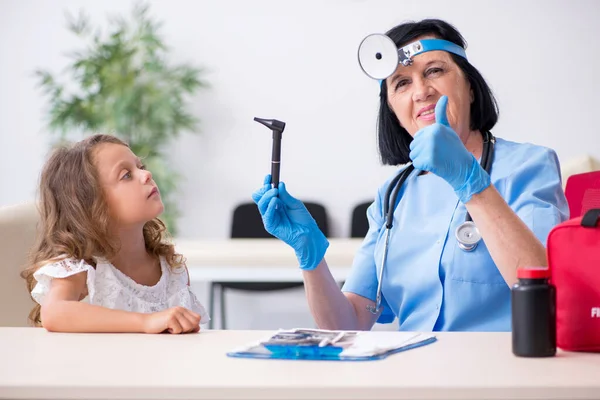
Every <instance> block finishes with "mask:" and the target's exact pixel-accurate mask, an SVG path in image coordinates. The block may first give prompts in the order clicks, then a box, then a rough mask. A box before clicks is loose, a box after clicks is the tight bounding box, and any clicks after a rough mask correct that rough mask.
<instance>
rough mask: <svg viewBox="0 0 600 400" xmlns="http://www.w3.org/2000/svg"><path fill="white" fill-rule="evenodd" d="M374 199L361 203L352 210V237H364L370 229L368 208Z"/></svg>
mask: <svg viewBox="0 0 600 400" xmlns="http://www.w3.org/2000/svg"><path fill="white" fill-rule="evenodd" d="M372 203H373V202H372V201H369V202H366V203H361V204H359V205H357V206H356V207H354V210H352V224H351V228H350V237H353V238H364V237H365V236H366V234H367V232H368V231H369V220H368V218H367V208H369V206H370V205H371V204H372Z"/></svg>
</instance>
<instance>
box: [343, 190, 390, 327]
mask: <svg viewBox="0 0 600 400" xmlns="http://www.w3.org/2000/svg"><path fill="white" fill-rule="evenodd" d="M381 199H382V196H381V194H380V191H378V193H377V198H376V199H375V201H374V202H373V204H371V205H370V206H369V208H368V209H367V219H368V221H369V231H368V232H367V234H366V235H365V239H364V240H363V243H362V245H361V247H360V248H359V249H358V251H357V252H356V255H355V256H354V260H353V262H352V269H351V270H350V274H349V275H348V277H347V279H346V282H345V283H344V286H343V287H342V291H343V292H349V293H354V294H357V295H359V296H362V297H365V298H367V299H370V300H372V301H376V297H377V282H378V281H377V267H376V264H375V247H376V244H377V239H378V237H379V235H380V232H381V231H382V229H385V228H384V226H383V221H384V218H383V207H382V200H381ZM381 305H382V308H383V311H382V313H381V315H380V317H379V319H378V320H377V322H379V323H390V322H393V321H394V319H395V315H394V313H393V312H392V310H391V309H390V307H389V306H388V304H387V302H386V301H385V297H382V301H381Z"/></svg>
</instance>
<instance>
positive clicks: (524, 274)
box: [517, 267, 550, 279]
mask: <svg viewBox="0 0 600 400" xmlns="http://www.w3.org/2000/svg"><path fill="white" fill-rule="evenodd" d="M517 278H519V279H548V278H550V269H549V268H548V267H525V268H519V269H518V270H517Z"/></svg>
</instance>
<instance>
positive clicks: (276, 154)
mask: <svg viewBox="0 0 600 400" xmlns="http://www.w3.org/2000/svg"><path fill="white" fill-rule="evenodd" d="M280 169H281V132H278V131H273V147H272V152H271V184H272V185H273V187H274V188H277V187H278V186H279V171H280Z"/></svg>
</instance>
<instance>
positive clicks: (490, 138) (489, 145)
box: [367, 132, 496, 314]
mask: <svg viewBox="0 0 600 400" xmlns="http://www.w3.org/2000/svg"><path fill="white" fill-rule="evenodd" d="M495 144H496V138H495V137H494V135H492V133H491V132H485V133H484V134H483V154H482V156H481V166H482V168H483V169H484V170H485V171H486V172H487V173H488V174H489V173H490V171H491V169H492V162H493V158H494V145H495ZM414 169H415V167H414V165H413V164H412V163H408V165H407V166H406V167H405V168H404V169H403V170H402V171H400V172H399V173H398V175H396V176H395V177H394V179H392V181H391V182H390V185H389V186H388V188H387V190H386V192H385V197H384V203H383V214H384V215H385V242H384V246H383V255H382V260H381V270H379V282H378V283H377V297H376V304H375V306H372V305H368V306H367V310H369V311H370V312H371V313H373V314H377V313H378V312H379V311H380V307H381V286H382V282H383V272H384V269H385V264H386V260H387V254H388V247H389V243H390V235H391V231H392V226H393V222H394V206H395V204H396V200H397V199H398V193H399V192H400V188H401V187H402V185H403V184H404V182H405V181H406V179H407V178H408V176H409V175H410V173H411V172H412V171H413V170H414ZM454 236H455V237H456V241H457V242H458V247H460V248H461V249H462V250H463V251H473V250H475V248H476V247H477V244H478V243H479V241H480V240H481V233H479V230H478V229H477V226H476V225H475V223H474V222H473V220H472V218H471V215H470V214H469V212H468V211H467V216H466V217H465V221H464V222H463V223H462V224H460V226H459V227H458V228H456V231H455V233H454Z"/></svg>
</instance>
